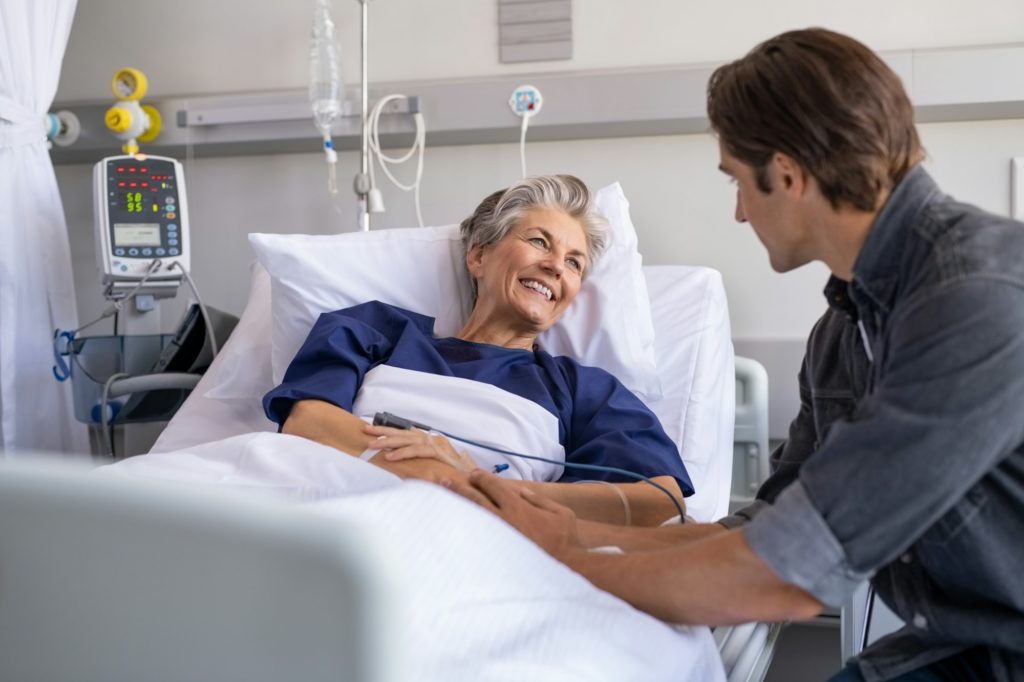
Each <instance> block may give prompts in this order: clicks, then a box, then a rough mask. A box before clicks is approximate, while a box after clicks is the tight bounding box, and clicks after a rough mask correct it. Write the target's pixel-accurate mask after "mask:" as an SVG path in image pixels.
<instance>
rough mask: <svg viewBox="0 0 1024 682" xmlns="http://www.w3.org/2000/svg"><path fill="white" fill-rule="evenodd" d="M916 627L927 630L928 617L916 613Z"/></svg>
mask: <svg viewBox="0 0 1024 682" xmlns="http://www.w3.org/2000/svg"><path fill="white" fill-rule="evenodd" d="M914 627H915V628H917V629H918V630H926V629H927V628H928V619H927V618H925V617H924V616H922V615H921V614H920V613H915V614H914Z"/></svg>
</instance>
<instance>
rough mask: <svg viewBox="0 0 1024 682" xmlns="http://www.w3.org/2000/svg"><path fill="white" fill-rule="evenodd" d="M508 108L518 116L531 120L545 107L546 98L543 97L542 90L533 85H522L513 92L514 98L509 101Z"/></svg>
mask: <svg viewBox="0 0 1024 682" xmlns="http://www.w3.org/2000/svg"><path fill="white" fill-rule="evenodd" d="M508 106H509V107H510V108H511V109H512V113H513V114H515V115H516V116H524V117H526V118H529V117H530V116H533V115H535V114H536V113H537V112H538V111H540V108H541V107H542V106H544V98H543V97H542V96H541V94H540V90H538V89H537V88H535V87H533V86H532V85H520V86H519V87H518V88H516V89H515V90H513V91H512V96H511V97H509V99H508Z"/></svg>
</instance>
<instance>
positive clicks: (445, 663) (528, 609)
mask: <svg viewBox="0 0 1024 682" xmlns="http://www.w3.org/2000/svg"><path fill="white" fill-rule="evenodd" d="M101 471H103V472H104V473H105V474H107V475H117V476H121V477H128V478H145V479H159V480H165V481H177V482H179V483H184V484H191V485H206V486H212V487H215V488H217V489H234V490H245V491H248V492H251V493H259V494H263V495H270V496H273V497H276V498H283V499H285V500H289V501H293V502H302V503H305V504H306V505H307V506H310V508H312V509H314V510H316V512H317V513H321V514H324V515H327V516H329V517H332V518H338V519H343V520H345V521H346V522H347V523H348V524H354V525H355V526H356V527H358V528H359V529H360V530H365V531H366V532H368V533H371V534H372V536H373V537H376V538H383V539H386V542H387V543H388V544H389V554H392V555H394V556H397V557H398V559H397V561H395V562H394V563H395V565H393V566H390V567H388V568H389V571H390V572H391V573H392V574H393V577H394V578H395V579H398V580H400V581H401V582H400V583H399V584H402V585H406V586H408V585H416V586H418V588H417V589H411V590H410V589H407V590H404V591H403V594H405V595H406V599H405V602H404V603H403V604H402V605H401V614H402V616H403V618H405V619H407V621H406V625H407V627H405V628H404V633H403V635H402V637H401V638H400V639H401V641H396V642H395V646H396V647H401V648H402V653H403V655H404V658H405V659H406V660H405V661H404V663H405V664H406V666H407V667H408V669H409V670H414V671H416V679H418V680H424V681H426V682H429V681H433V680H437V681H438V682H440V681H445V682H449V681H453V680H474V681H475V680H510V681H511V680H516V681H518V680H538V681H542V682H543V681H545V680H550V681H551V682H564V681H566V680H588V681H589V680H598V681H599V680H608V681H609V682H611V681H614V682H619V681H625V680H637V681H640V680H643V681H647V682H658V681H660V680H664V681H665V682H669V681H671V682H686V681H688V680H692V681H694V682H717V681H719V680H724V679H725V677H724V672H723V670H722V663H721V659H720V658H719V655H718V652H717V648H716V646H715V644H714V640H713V639H712V636H711V633H710V631H709V630H708V629H707V628H704V627H679V626H669V625H667V624H665V623H662V622H661V621H658V620H656V619H654V618H652V617H650V616H648V615H646V614H644V613H642V612H640V611H637V610H636V609H634V608H632V607H631V606H629V605H628V604H626V603H625V602H623V601H621V600H619V599H617V598H616V597H613V596H611V595H609V594H608V593H606V592H603V591H601V590H598V589H597V588H595V587H594V586H593V585H591V584H590V583H589V582H587V581H586V580H585V579H584V578H582V577H581V576H579V575H578V574H576V573H574V572H573V571H571V570H569V569H568V568H567V567H565V566H564V565H562V564H560V563H559V562H557V561H555V560H554V559H552V558H551V557H549V556H548V555H547V554H545V553H544V552H543V551H542V550H540V549H539V548H538V547H537V546H536V545H534V544H533V543H531V542H530V541H528V540H527V539H526V538H524V537H523V536H521V535H520V534H519V533H517V532H516V531H515V530H513V529H512V528H511V527H510V526H508V525H506V524H505V523H504V522H503V521H501V520H500V519H498V518H497V517H495V516H493V515H492V514H489V513H488V512H486V511H484V510H483V509H481V508H479V507H477V506H476V505H474V504H472V503H470V502H468V501H466V500H464V499H462V498H460V497H459V496H457V495H454V494H452V493H449V492H448V491H446V490H444V489H443V488H440V487H438V486H434V485H430V484H426V483H420V482H401V481H400V480H399V479H398V478H397V477H395V476H393V475H391V474H390V473H387V472H385V471H383V470H381V469H379V468H378V467H375V466H373V465H371V464H368V463H366V462H363V461H361V460H359V459H356V458H353V457H338V455H337V451H335V450H333V449H332V448H329V447H326V446H323V445H319V444H317V443H314V442H312V441H309V440H306V439H303V438H297V437H294V436H288V435H283V434H276V433H252V434H245V435H241V436H235V437H232V438H228V439H226V440H222V441H217V442H213V443H207V444H203V445H198V446H195V447H191V448H187V449H185V450H181V451H176V452H169V453H160V454H150V455H147V456H144V457H135V458H131V459H128V460H124V461H123V462H120V463H118V464H116V465H112V466H109V467H106V468H105V469H103V470H101Z"/></svg>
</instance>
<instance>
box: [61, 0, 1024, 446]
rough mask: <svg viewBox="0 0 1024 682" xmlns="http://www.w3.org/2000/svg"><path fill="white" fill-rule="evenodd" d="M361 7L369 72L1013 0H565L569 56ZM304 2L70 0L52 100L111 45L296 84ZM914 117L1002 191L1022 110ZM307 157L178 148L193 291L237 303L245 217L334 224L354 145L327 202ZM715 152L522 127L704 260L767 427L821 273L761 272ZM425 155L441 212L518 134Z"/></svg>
mask: <svg viewBox="0 0 1024 682" xmlns="http://www.w3.org/2000/svg"><path fill="white" fill-rule="evenodd" d="M370 7H371V11H372V12H373V19H372V22H371V36H372V38H371V40H372V50H371V60H372V61H371V70H370V78H371V81H373V82H378V83H379V82H384V81H400V80H404V81H407V80H414V79H417V78H424V79H425V78H430V79H436V78H458V77H470V76H494V75H506V74H510V73H519V72H540V71H555V70H557V71H567V70H581V69H597V68H602V69H603V68H620V67H637V66H652V65H662V64H679V63H692V62H700V61H715V60H725V59H731V58H735V57H738V56H740V55H741V54H742V53H744V52H745V51H746V50H747V49H749V48H750V47H751V46H752V45H753V44H754V43H756V42H757V41H759V40H762V39H764V38H767V37H769V36H770V35H772V34H774V33H776V32H778V31H781V30H785V29H788V28H795V27H800V26H807V25H826V26H828V27H830V28H835V29H838V30H842V31H846V32H849V33H851V34H853V35H855V36H857V37H858V38H860V39H862V40H864V41H865V42H867V43H868V44H869V45H871V46H872V47H875V48H876V49H906V48H921V47H939V46H949V45H966V44H986V43H999V42H1024V3H1020V2H1019V1H1016V0H1012V1H1011V0H986V1H983V2H976V3H973V4H972V5H970V7H968V3H962V2H954V1H945V2H937V1H934V0H933V1H929V2H925V1H923V0H914V1H904V2H898V3H893V2H891V1H886V2H882V1H880V0H869V1H865V2H860V3H857V4H856V5H850V6H846V5H841V4H840V3H833V2H818V3H815V2H807V1H802V2H801V1H797V0H779V1H777V2H775V3H763V2H754V1H751V0H748V1H744V2H732V3H712V2H706V3H703V5H702V6H697V5H696V4H695V3H683V2H679V1H678V0H657V1H656V0H645V1H644V2H638V1H637V0H585V1H583V0H578V1H577V2H575V3H574V6H573V11H574V20H573V21H574V30H573V34H574V46H575V54H576V57H575V58H574V59H573V60H570V61H560V62H549V63H537V64H527V65H522V64H519V65H513V66H508V65H501V64H498V62H497V28H496V26H497V15H496V7H497V1H496V0H431V2H423V1H422V0H420V1H417V0H374V2H372V3H371V4H370ZM311 8H312V3H292V2H283V1H281V0H247V1H242V0H230V1H228V0H219V1H218V2H207V1H206V0H185V1H182V2H178V3H175V4H174V5H173V8H172V7H171V6H169V5H167V4H163V3H160V4H157V3H141V2H140V3H135V4H133V5H132V9H131V11H130V12H125V6H124V4H123V3H120V2H117V3H115V2H113V1H111V0H80V1H79V7H78V11H77V15H76V18H75V24H74V26H73V27H72V32H71V40H70V44H69V48H68V53H67V55H66V57H65V64H64V70H63V75H62V80H61V85H60V89H59V91H58V95H57V100H58V102H69V101H83V100H90V101H106V99H107V98H108V97H109V81H110V77H111V75H112V74H113V72H114V71H115V70H116V69H117V68H120V67H122V66H127V65H132V66H137V67H139V68H142V69H143V70H144V71H146V72H147V75H148V76H149V79H150V84H151V85H150V92H151V94H152V95H153V96H156V97H159V96H169V95H172V94H173V95H188V94H196V95H198V94H211V93H219V92H228V91H252V90H266V89H277V88H295V87H303V86H304V85H305V83H306V77H307V73H306V71H307V68H308V67H307V61H306V60H307V54H308V52H307V50H308V31H309V22H310V16H311V12H310V11H309V10H310V9H311ZM357 11H358V3H357V2H355V0H336V2H335V17H336V19H337V20H338V23H339V27H340V29H339V30H340V32H341V34H342V36H343V39H344V40H345V41H346V42H345V48H344V54H345V56H346V57H347V59H346V69H345V70H346V74H347V76H348V77H349V80H350V82H351V81H353V80H354V78H355V75H356V72H355V67H356V61H355V60H356V55H357V52H356V50H357V44H358V39H357V30H356V24H355V23H353V22H354V21H355V19H356V17H357ZM737 16H741V17H742V19H741V20H740V21H739V22H737V21H736V20H735V17H737ZM990 17H999V18H998V20H993V19H991V18H990ZM150 26H159V27H161V29H162V30H163V31H164V32H165V33H166V34H169V35H187V36H188V37H189V39H188V40H187V41H178V40H158V39H153V36H152V34H151V33H148V32H146V31H145V30H143V27H150ZM133 31H137V33H136V32H133ZM427 124H428V126H429V121H428V122H427ZM921 133H922V136H923V139H924V143H925V145H926V147H927V148H928V151H929V153H930V159H929V162H928V163H929V167H930V169H931V171H932V172H933V174H934V175H935V176H936V178H937V179H938V180H939V182H940V183H941V184H943V186H944V187H945V189H946V190H947V191H948V192H950V193H952V194H954V195H956V196H958V197H959V198H962V199H965V200H969V201H972V202H973V203H977V204H979V205H981V206H983V207H985V208H988V209H989V210H993V211H996V212H1000V213H1006V212H1007V211H1008V206H1009V190H1008V178H1009V170H1008V169H1009V158H1010V157H1011V156H1014V155H1022V154H1024V121H1020V120H1015V121H993V122H973V123H946V124H929V125H923V126H921ZM321 159H322V157H321V155H320V154H319V153H318V152H317V151H315V150H311V151H310V153H308V154H290V155H275V156H248V157H230V158H216V159H196V160H193V161H190V162H188V163H187V167H186V172H187V183H188V191H189V198H190V209H191V210H190V213H191V224H192V231H193V245H194V256H193V270H194V274H195V279H196V282H197V284H198V285H199V287H200V288H201V290H202V291H203V294H204V297H205V298H206V299H208V302H209V303H210V304H212V305H214V306H217V307H220V308H223V309H226V310H232V311H236V312H238V311H240V310H241V307H242V305H243V304H244V301H245V291H246V285H247V267H248V263H249V261H250V259H251V254H250V252H249V249H248V246H247V244H246V242H245V234H246V233H248V232H253V231H274V232H323V233H330V232H338V231H345V230H349V229H352V227H353V219H354V215H355V204H354V197H353V196H352V195H351V193H350V192H349V191H348V190H347V187H348V178H350V177H351V176H352V174H353V173H354V172H355V170H356V167H357V164H358V160H357V158H356V156H355V155H354V154H350V153H349V154H342V155H341V162H340V164H339V169H338V173H339V181H340V184H341V185H342V191H341V192H340V193H339V195H338V196H337V198H336V203H335V204H333V205H332V203H331V201H330V200H329V199H328V195H327V192H326V189H325V185H326V183H325V171H324V165H323V163H322V160H321ZM717 162H718V161H717V146H716V144H715V142H714V140H713V139H712V138H711V137H710V136H708V135H686V136H663V137H643V138H629V139H611V140H608V139H605V140H591V141H574V142H548V143H532V144H530V145H529V147H528V164H529V172H530V173H544V172H570V173H575V174H577V175H579V176H580V177H582V178H583V179H584V180H586V181H587V182H588V183H590V184H591V185H592V186H601V185H604V184H607V183H608V182H611V181H614V180H619V181H620V182H621V183H622V184H623V187H624V188H625V190H626V194H627V196H628V197H629V198H630V200H631V203H632V208H633V217H634V222H635V223H636V225H637V228H638V230H639V232H640V247H641V251H642V252H643V253H644V255H645V262H647V263H653V264H661V263H694V264H703V265H710V266H712V267H715V268H717V269H719V270H721V271H722V273H723V275H724V277H725V282H726V287H727V289H728V294H729V301H730V307H731V316H732V324H733V332H734V336H735V338H736V339H737V342H738V347H740V348H741V349H742V352H744V353H747V354H750V355H752V356H753V357H760V359H762V360H763V361H764V362H765V363H766V364H767V365H768V366H769V373H770V376H771V378H772V387H773V388H772V398H771V401H772V414H771V433H772V435H773V436H783V435H785V426H786V424H787V423H788V420H789V419H790V418H791V416H792V415H793V414H795V411H796V403H795V397H796V389H795V373H796V370H797V363H798V362H799V358H800V355H801V353H802V346H803V340H804V339H805V337H806V335H807V332H808V330H809V328H810V326H811V325H812V324H813V322H814V320H815V319H816V318H817V317H818V315H819V314H820V313H821V311H822V310H823V306H824V303H823V299H822V298H821V296H820V290H821V287H822V286H823V284H824V282H825V279H826V278H827V271H826V270H825V268H824V267H823V266H820V265H817V264H815V265H811V266H807V267H805V268H803V269H801V270H799V271H797V272H794V273H790V274H788V275H786V276H779V275H777V274H775V273H773V272H771V270H770V268H769V267H768V263H767V258H766V257H765V255H764V252H763V250H762V249H761V247H760V245H759V244H758V243H757V241H756V239H755V237H754V236H753V234H752V232H751V231H750V229H749V228H748V227H746V226H743V225H737V224H736V223H735V222H734V221H733V220H732V213H733V206H732V201H733V197H732V193H731V187H730V186H729V185H728V184H727V182H726V180H725V178H724V176H722V175H721V174H720V173H718V172H717V171H716V170H715V168H716V166H717ZM425 170H426V175H425V178H424V188H423V199H424V206H423V213H424V218H425V220H427V222H428V223H434V224H441V223H451V222H455V221H458V220H460V219H461V218H462V217H464V216H465V215H466V214H468V213H469V212H470V211H471V210H472V208H473V207H474V206H475V204H476V202H477V201H478V200H479V199H480V198H482V197H483V196H484V195H485V194H487V193H488V192H490V191H492V190H494V189H496V188H499V187H502V186H504V185H507V184H508V183H509V182H511V181H513V180H515V179H516V178H517V177H518V175H519V157H518V147H517V146H516V145H497V144H494V145H475V146H465V147H438V148H431V149H428V151H427V156H426V169H425ZM58 180H59V183H60V187H61V192H62V195H63V198H64V203H65V209H66V211H67V214H68V223H69V231H70V234H71V240H72V255H73V258H74V263H75V281H76V284H77V285H78V291H79V310H80V317H81V319H82V320H83V321H87V320H89V319H92V317H91V316H94V315H95V314H96V313H97V312H98V310H99V309H100V307H101V301H100V297H99V294H98V291H99V287H98V283H97V282H98V279H97V276H96V274H95V265H94V254H93V250H92V249H93V247H92V241H91V240H92V218H91V197H90V174H89V168H88V167H87V166H63V167H59V168H58ZM386 200H387V205H388V212H387V213H386V214H385V215H383V216H380V217H379V218H377V220H376V222H375V224H374V225H375V227H394V226H407V225H412V224H414V222H415V217H414V216H415V214H414V212H413V210H412V204H411V199H410V198H409V197H408V195H401V194H400V193H397V192H394V191H387V192H386ZM181 298H184V297H181ZM172 308H173V307H172ZM174 317H175V315H174V313H173V310H171V311H168V312H166V313H165V320H169V322H168V324H170V323H171V322H173V320H174Z"/></svg>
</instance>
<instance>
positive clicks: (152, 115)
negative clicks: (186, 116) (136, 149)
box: [139, 104, 163, 142]
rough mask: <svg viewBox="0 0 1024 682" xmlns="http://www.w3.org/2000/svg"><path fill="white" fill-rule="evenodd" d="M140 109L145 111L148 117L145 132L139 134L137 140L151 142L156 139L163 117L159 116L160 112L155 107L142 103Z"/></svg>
mask: <svg viewBox="0 0 1024 682" xmlns="http://www.w3.org/2000/svg"><path fill="white" fill-rule="evenodd" d="M142 110H143V111H144V112H146V116H148V117H149V127H148V128H146V132H144V133H142V134H141V135H139V142H152V141H153V140H155V139H156V136H157V135H159V134H160V128H161V126H162V125H163V119H162V118H161V117H160V112H159V111H157V110H156V107H152V106H150V105H148V104H143V105H142Z"/></svg>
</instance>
